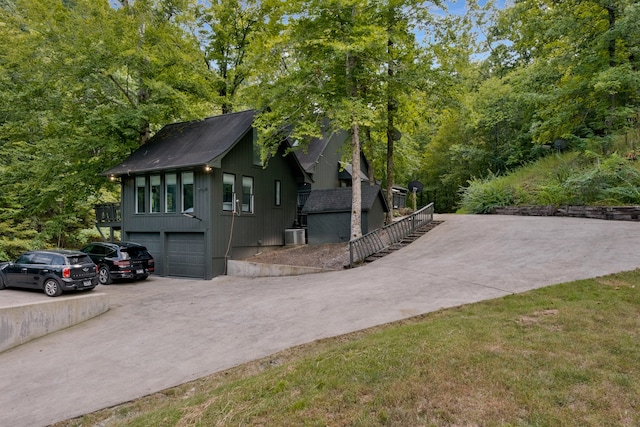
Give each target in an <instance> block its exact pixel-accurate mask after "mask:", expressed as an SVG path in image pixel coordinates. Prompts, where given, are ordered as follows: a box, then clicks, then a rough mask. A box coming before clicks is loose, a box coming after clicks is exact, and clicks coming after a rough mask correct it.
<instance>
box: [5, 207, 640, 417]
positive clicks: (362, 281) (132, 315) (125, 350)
mask: <svg viewBox="0 0 640 427" xmlns="http://www.w3.org/2000/svg"><path fill="white" fill-rule="evenodd" d="M436 219H439V220H444V223H443V224H441V225H439V226H438V227H436V228H435V229H434V230H432V231H431V232H429V233H427V234H426V235H425V236H423V237H421V238H420V239H418V240H417V241H416V242H414V243H413V244H411V245H410V246H408V247H406V248H403V249H401V250H400V251H398V252H396V253H393V254H391V255H389V256H387V257H385V258H382V259H380V260H378V261H376V262H374V263H372V264H370V265H367V266H364V267H360V268H355V269H352V270H345V271H338V272H330V273H321V274H313V275H305V276H293V277H271V278H254V279H252V278H243V277H226V276H225V277H218V278H216V279H213V280H210V281H203V280H189V279H179V278H165V277H153V276H152V277H150V278H149V279H148V280H147V281H144V282H132V283H121V284H113V285H110V286H98V287H97V288H96V290H95V291H94V292H105V293H108V295H109V305H110V310H109V311H108V312H106V313H104V314H102V315H100V316H98V317H96V318H93V319H91V320H88V321H86V322H83V323H81V324H78V325H76V326H73V327H71V328H68V329H65V330H63V331H59V332H56V333H53V334H50V335H47V336H45V337H42V338H39V339H37V340H34V341H32V342H29V343H26V344H23V345H21V346H19V347H16V348H14V349H11V350H8V351H6V352H3V353H0V389H2V390H8V391H10V392H5V393H1V394H0V407H1V408H2V411H0V425H2V426H4V425H6V426H16V427H20V426H44V425H48V424H51V423H53V422H56V421H60V420H64V419H68V418H71V417H75V416H78V415H81V414H84V413H88V412H91V411H94V410H97V409H100V408H104V407H107V406H112V405H115V404H118V403H121V402H124V401H128V400H131V399H134V398H136V397H139V396H142V395H146V394H150V393H153V392H156V391H159V390H162V389H165V388H168V387H171V386H174V385H177V384H181V383H184V382H187V381H189V380H193V379H196V378H199V377H202V376H205V375H207V374H211V373H213V372H217V371H221V370H224V369H226V368H229V367H232V366H236V365H238V364H241V363H244V362H247V361H250V360H254V359H257V358H261V357H264V356H267V355H269V354H273V353H275V352H277V351H280V350H283V349H286V348H289V347H291V346H295V345H299V344H303V343H308V342H311V341H314V340H317V339H321V338H325V337H330V336H336V335H340V334H344V333H348V332H352V331H355V330H360V329H363V328H367V327H372V326H375V325H380V324H384V323H387V322H392V321H396V320H400V319H403V318H407V317H411V316H414V315H419V314H422V313H426V312H430V311H435V310H438V309H440V308H444V307H452V306H457V305H461V304H466V303H473V302H476V301H480V300H485V299H490V298H496V297H500V296H504V295H508V294H511V293H517V292H524V291H527V290H530V289H534V288H538V287H542V286H547V285H551V284H555V283H561V282H565V281H570V280H576V279H581V278H587V277H595V276H600V275H605V274H609V273H615V272H619V271H626V270H633V269H635V268H638V267H640V256H639V255H638V254H640V227H638V224H637V223H633V222H614V221H602V220H587V219H573V218H557V217H509V216H460V215H440V216H437V218H436ZM20 292H22V291H15V290H8V291H1V292H0V305H2V304H5V303H6V302H7V301H9V300H11V299H12V298H22V297H25V298H31V297H34V298H40V297H41V298H47V297H45V296H44V295H39V294H31V293H29V294H28V296H24V295H22V296H18V293H20ZM63 297H64V296H63Z"/></svg>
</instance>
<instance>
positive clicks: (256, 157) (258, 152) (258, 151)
mask: <svg viewBox="0 0 640 427" xmlns="http://www.w3.org/2000/svg"><path fill="white" fill-rule="evenodd" d="M253 165H254V166H263V164H262V147H261V146H260V144H258V131H257V130H256V129H255V128H254V129H253Z"/></svg>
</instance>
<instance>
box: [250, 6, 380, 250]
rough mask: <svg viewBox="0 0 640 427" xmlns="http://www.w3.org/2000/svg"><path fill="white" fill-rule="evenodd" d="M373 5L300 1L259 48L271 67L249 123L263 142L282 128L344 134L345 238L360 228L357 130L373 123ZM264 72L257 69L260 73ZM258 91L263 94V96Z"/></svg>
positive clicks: (294, 133)
mask: <svg viewBox="0 0 640 427" xmlns="http://www.w3.org/2000/svg"><path fill="white" fill-rule="evenodd" d="M376 12H377V11H376V9H375V8H374V7H372V6H371V5H370V4H369V3H367V2H363V1H360V0H331V1H329V2H326V1H321V0H304V1H301V2H300V3H299V4H298V5H297V8H295V9H293V10H292V11H291V12H290V13H291V15H290V16H289V17H288V19H289V24H288V28H287V29H286V31H284V32H283V33H282V37H281V39H279V40H276V41H275V42H274V43H273V44H272V45H269V46H267V51H268V53H269V55H271V56H274V57H276V58H278V59H279V60H280V61H279V63H278V64H277V65H278V68H277V69H276V70H274V71H273V72H270V73H266V74H268V75H271V76H273V77H265V79H264V80H263V81H262V84H261V86H260V90H261V92H262V93H263V100H262V102H263V106H264V108H265V110H264V112H263V113H262V114H261V116H260V117H259V119H258V121H257V123H258V124H260V125H261V128H262V138H263V140H264V141H267V145H268V144H269V141H271V142H274V141H278V140H279V138H281V137H282V136H283V132H285V131H286V132H287V134H288V136H289V137H290V138H292V139H293V140H301V141H305V140H308V139H309V138H310V137H311V136H317V135H319V134H320V132H321V130H322V129H323V127H324V126H329V130H331V129H333V130H338V129H349V130H350V132H351V162H352V165H353V170H354V173H353V174H352V179H353V181H352V212H351V238H352V239H353V238H357V237H359V236H360V235H361V234H362V231H361V230H362V228H361V182H360V177H359V174H358V173H357V172H356V171H358V170H360V165H359V162H360V150H361V142H360V141H361V132H362V131H363V130H364V129H366V128H367V127H368V126H371V124H372V123H373V121H374V118H375V110H376V109H377V108H380V106H381V105H383V104H382V100H383V96H382V94H383V90H382V89H383V88H382V82H383V80H384V74H383V73H381V68H382V65H383V64H384V63H385V60H386V45H387V37H386V32H385V26H384V25H382V22H381V17H380V15H379V14H377V13H376ZM264 74H265V73H263V75H264ZM264 95H266V96H264Z"/></svg>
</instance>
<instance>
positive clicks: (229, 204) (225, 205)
mask: <svg viewBox="0 0 640 427" xmlns="http://www.w3.org/2000/svg"><path fill="white" fill-rule="evenodd" d="M227 178H231V181H230V183H231V201H225V195H226V194H227V193H225V186H226V185H227V184H228V183H227V180H226V179H227ZM235 199H236V175H235V174H232V173H228V172H223V173H222V210H223V211H224V212H234V213H235V211H236V209H235V205H236V203H235Z"/></svg>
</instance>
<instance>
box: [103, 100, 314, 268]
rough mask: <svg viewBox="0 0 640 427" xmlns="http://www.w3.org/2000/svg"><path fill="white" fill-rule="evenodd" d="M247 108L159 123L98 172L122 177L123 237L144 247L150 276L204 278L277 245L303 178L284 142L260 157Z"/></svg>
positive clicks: (292, 214) (294, 213)
mask: <svg viewBox="0 0 640 427" xmlns="http://www.w3.org/2000/svg"><path fill="white" fill-rule="evenodd" d="M253 119H254V112H253V111H244V112H239V113H232V114H225V115H222V116H216V117H211V118H207V119H204V120H202V121H193V122H186V123H176V124H171V125H167V126H165V127H164V128H162V129H161V130H160V131H159V132H158V133H157V134H156V135H154V136H153V138H151V139H150V140H149V142H148V143H147V144H145V145H144V146H142V147H140V148H139V149H138V150H137V151H135V152H134V153H133V154H131V156H130V157H129V158H127V159H126V160H125V161H124V162H122V163H120V164H119V165H117V166H115V167H113V168H111V169H109V170H107V171H106V172H104V174H105V175H107V176H110V177H113V178H116V179H117V178H119V179H120V181H121V190H122V192H121V197H122V199H121V206H120V215H121V226H122V240H129V241H134V242H138V243H141V244H144V245H145V246H147V248H148V249H149V251H150V252H151V253H152V254H153V255H154V257H155V259H156V274H158V275H161V276H183V277H194V278H203V279H210V278H212V277H215V276H218V275H221V274H224V273H225V266H226V260H227V259H231V258H233V259H242V258H245V257H248V256H251V255H253V254H255V253H257V252H260V251H262V250H264V249H265V248H268V247H270V246H271V247H275V246H282V245H284V243H285V241H284V238H285V237H284V236H285V230H286V229H289V228H292V227H293V225H294V223H295V222H296V217H297V189H298V187H299V186H303V184H304V183H305V182H308V181H309V177H308V175H307V174H306V172H305V171H304V169H303V168H302V167H301V165H300V163H299V161H298V158H297V157H296V156H294V155H287V156H285V155H284V154H285V152H286V150H287V149H288V148H290V147H289V145H288V143H287V142H286V141H284V142H282V144H281V146H280V148H279V152H278V153H277V155H275V156H273V157H272V158H271V159H270V160H269V164H268V167H266V168H265V167H263V165H262V163H261V162H260V156H259V148H258V147H257V144H256V135H255V131H254V129H253V126H252V124H253Z"/></svg>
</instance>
